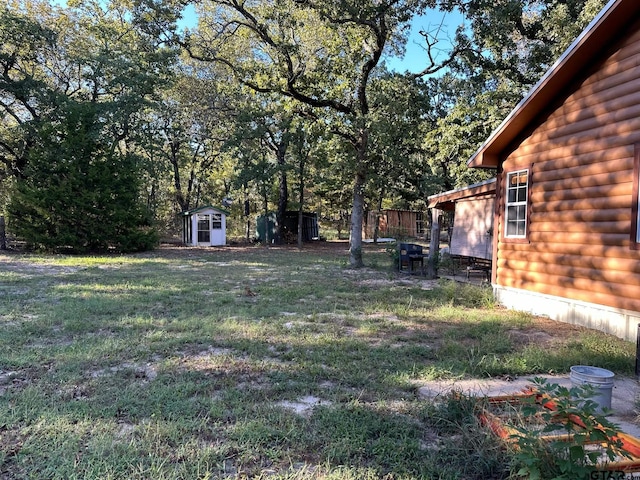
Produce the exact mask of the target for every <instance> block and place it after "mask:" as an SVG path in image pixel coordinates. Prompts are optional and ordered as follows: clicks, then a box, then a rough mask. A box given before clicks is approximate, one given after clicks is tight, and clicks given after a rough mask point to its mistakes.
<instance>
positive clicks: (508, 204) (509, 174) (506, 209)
mask: <svg viewBox="0 0 640 480" xmlns="http://www.w3.org/2000/svg"><path fill="white" fill-rule="evenodd" d="M523 173H526V174H527V194H526V196H525V199H524V200H522V201H516V202H509V185H510V181H509V179H510V178H511V177H512V176H514V175H521V174H523ZM506 176H507V178H506V189H507V191H506V195H505V202H504V237H505V238H527V234H528V233H529V232H528V223H529V184H530V182H529V178H530V177H529V169H528V168H524V169H522V170H516V171H513V172H507V174H506ZM522 205H524V207H525V222H524V234H523V235H510V234H509V207H518V206H522Z"/></svg>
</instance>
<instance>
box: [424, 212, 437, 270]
mask: <svg viewBox="0 0 640 480" xmlns="http://www.w3.org/2000/svg"><path fill="white" fill-rule="evenodd" d="M439 257H440V210H438V209H437V208H433V209H431V240H430V242H429V256H428V257H427V278H431V279H433V278H436V277H437V276H438V258H439Z"/></svg>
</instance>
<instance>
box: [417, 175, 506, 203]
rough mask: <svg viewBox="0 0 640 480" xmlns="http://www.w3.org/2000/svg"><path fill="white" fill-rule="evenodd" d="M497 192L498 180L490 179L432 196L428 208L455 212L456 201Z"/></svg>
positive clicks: (429, 198)
mask: <svg viewBox="0 0 640 480" xmlns="http://www.w3.org/2000/svg"><path fill="white" fill-rule="evenodd" d="M495 191H496V179H495V178H490V179H489V180H485V181H484V182H479V183H474V184H473V185H469V186H467V187H462V188H457V189H455V190H449V191H448V192H443V193H438V194H436V195H430V196H429V197H428V199H427V200H428V202H429V203H428V205H427V206H428V207H429V208H437V209H439V210H453V209H454V208H455V202H456V200H462V199H463V198H471V197H479V196H483V195H490V194H494V193H495Z"/></svg>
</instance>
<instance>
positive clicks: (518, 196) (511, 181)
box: [505, 170, 529, 238]
mask: <svg viewBox="0 0 640 480" xmlns="http://www.w3.org/2000/svg"><path fill="white" fill-rule="evenodd" d="M528 198H529V170H519V171H517V172H511V173H507V195H506V202H505V203H506V209H505V224H506V230H505V237H509V238H525V237H526V236H527V208H528V204H527V203H528Z"/></svg>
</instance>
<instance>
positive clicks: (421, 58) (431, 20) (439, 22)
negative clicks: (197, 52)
mask: <svg viewBox="0 0 640 480" xmlns="http://www.w3.org/2000/svg"><path fill="white" fill-rule="evenodd" d="M183 19H184V20H183V22H182V24H183V25H186V26H193V25H195V23H196V20H195V11H194V9H193V6H191V5H190V6H189V7H187V9H185V13H184V16H183ZM463 21H464V18H463V16H462V14H461V13H460V12H457V11H456V12H452V13H444V12H441V11H439V10H429V11H427V12H426V13H425V14H424V15H420V16H417V17H415V18H414V20H413V21H412V23H411V32H410V34H409V40H408V41H407V46H406V52H405V54H404V56H403V57H402V58H398V57H393V58H387V59H386V62H387V65H388V66H389V68H390V69H391V70H395V71H398V72H405V71H407V70H408V71H409V72H411V73H417V72H420V71H422V70H424V68H425V66H426V65H427V59H426V54H425V51H424V50H423V48H422V47H421V45H422V46H424V45H425V43H424V39H423V37H422V36H421V35H420V33H419V32H420V31H421V30H422V31H426V32H433V31H435V30H436V29H437V28H438V27H439V26H441V33H440V35H439V38H440V39H441V41H440V43H439V44H438V48H439V49H440V50H441V58H444V57H445V56H446V53H447V52H448V51H449V50H450V49H451V43H450V40H453V37H454V35H455V31H456V28H458V26H459V25H461V24H462V23H463Z"/></svg>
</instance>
